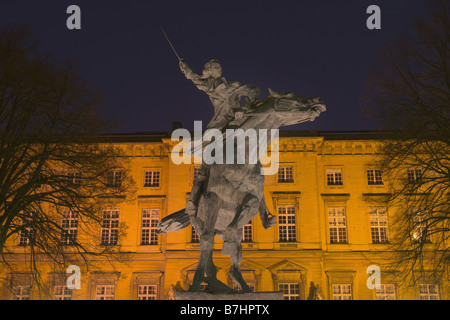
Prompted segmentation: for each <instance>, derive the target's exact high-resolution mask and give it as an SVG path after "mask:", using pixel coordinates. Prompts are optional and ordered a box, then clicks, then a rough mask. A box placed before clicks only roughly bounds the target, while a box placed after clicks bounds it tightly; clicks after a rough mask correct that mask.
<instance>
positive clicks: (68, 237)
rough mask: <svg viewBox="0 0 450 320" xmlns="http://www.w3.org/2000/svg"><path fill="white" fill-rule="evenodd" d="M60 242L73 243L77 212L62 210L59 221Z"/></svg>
mask: <svg viewBox="0 0 450 320" xmlns="http://www.w3.org/2000/svg"><path fill="white" fill-rule="evenodd" d="M61 228H62V233H61V242H62V243H63V244H74V242H75V241H76V240H77V233H78V212H76V211H70V210H66V211H64V212H63V217H62V222H61Z"/></svg>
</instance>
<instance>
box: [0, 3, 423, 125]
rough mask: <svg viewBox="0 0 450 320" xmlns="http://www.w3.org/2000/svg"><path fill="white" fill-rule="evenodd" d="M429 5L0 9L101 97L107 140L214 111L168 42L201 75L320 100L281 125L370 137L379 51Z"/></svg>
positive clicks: (0, 18)
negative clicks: (72, 65)
mask: <svg viewBox="0 0 450 320" xmlns="http://www.w3.org/2000/svg"><path fill="white" fill-rule="evenodd" d="M72 4H75V5H78V6H79V7H80V8H81V30H69V29H67V27H66V20H67V18H68V17H69V14H67V13H66V9H67V7H68V6H69V5H72ZM371 4H375V5H378V6H379V7H380V8H381V30H369V29H368V28H367V27H366V20H367V18H368V17H369V14H367V13H366V9H367V7H368V6H369V5H371ZM427 10H428V9H427V2H426V0H386V1H380V0H370V1H368V0H291V1H275V0H272V1H263V0H259V1H253V0H252V1H244V0H241V1H228V0H226V1H214V0H210V1H194V0H190V1H186V0H185V1H144V0H139V1H138V0H127V1H103V0H101V1H100V0H95V1H92V0H91V1H84V0H72V1H62V0H39V1H38V0H29V1H24V0H14V1H2V3H1V4H0V25H3V24H7V23H19V24H22V23H29V25H30V27H31V30H32V32H33V34H34V36H35V37H37V38H39V39H41V41H42V48H43V49H44V50H49V51H51V52H52V53H53V55H54V56H55V57H57V58H66V57H68V58H74V59H75V60H76V61H77V62H78V65H79V69H80V72H81V74H82V75H83V76H84V77H86V78H87V79H89V81H90V83H91V84H92V86H93V87H95V88H97V89H100V90H101V91H103V92H104V95H105V97H106V102H105V104H104V105H103V106H102V110H103V113H104V115H105V116H107V117H116V118H119V119H120V120H121V124H120V125H119V126H118V127H117V128H116V129H114V130H115V131H114V132H115V133H134V132H157V131H163V132H165V131H170V130H171V127H172V122H173V121H181V122H182V123H183V125H184V127H185V128H187V129H190V130H192V129H193V122H194V120H202V121H203V123H204V127H206V124H207V123H208V121H209V120H210V119H211V117H212V115H213V108H212V105H211V103H210V101H209V99H208V97H207V95H206V94H205V93H204V92H201V91H199V90H198V89H197V88H196V87H195V86H194V85H193V83H192V82H190V81H189V80H187V79H186V78H185V77H184V75H183V74H182V73H181V72H180V69H179V65H178V60H177V58H176V56H175V54H174V53H173V52H172V50H171V48H170V47H169V44H168V43H167V41H166V39H165V38H164V36H163V34H162V32H161V29H160V25H163V26H164V28H165V30H166V32H167V34H168V36H169V37H170V39H171V41H172V43H173V44H174V46H175V48H176V49H177V51H178V53H179V54H180V55H181V57H182V58H184V59H185V60H186V62H187V63H188V64H189V65H190V66H191V67H193V68H194V70H195V71H196V72H198V73H201V71H202V68H203V65H204V63H205V62H206V61H208V60H210V59H212V58H217V59H219V60H220V61H221V64H222V68H223V75H224V76H225V78H226V79H227V80H232V81H240V82H241V83H243V84H252V85H254V86H257V87H259V88H260V89H261V92H262V94H261V97H260V98H263V97H265V96H266V95H268V90H267V88H269V87H270V88H272V89H274V90H277V91H281V92H294V93H296V94H297V95H301V96H306V97H321V98H322V99H324V101H325V104H326V106H327V111H326V112H325V113H323V114H321V115H320V117H319V118H317V119H316V121H314V122H309V123H303V124H298V125H295V126H290V127H285V128H284V129H290V130H293V129H298V130H319V131H351V130H373V129H375V128H376V127H375V126H374V124H372V123H371V122H370V121H369V120H363V119H362V113H361V107H362V106H361V102H360V99H359V95H360V94H361V91H362V89H363V88H364V86H365V81H366V78H367V72H368V70H369V68H370V66H371V65H372V64H373V63H375V62H376V59H377V55H378V54H379V53H380V52H381V51H382V50H383V49H384V48H385V46H386V45H387V44H388V43H390V42H392V41H395V39H396V38H397V37H398V36H400V35H401V34H402V33H405V32H407V31H408V30H409V29H410V28H411V23H412V22H413V21H414V18H416V17H417V16H421V15H423V14H426V13H427Z"/></svg>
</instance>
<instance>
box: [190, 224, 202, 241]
mask: <svg viewBox="0 0 450 320" xmlns="http://www.w3.org/2000/svg"><path fill="white" fill-rule="evenodd" d="M191 242H192V243H199V242H200V237H199V236H198V234H197V232H196V231H195V228H194V227H191Z"/></svg>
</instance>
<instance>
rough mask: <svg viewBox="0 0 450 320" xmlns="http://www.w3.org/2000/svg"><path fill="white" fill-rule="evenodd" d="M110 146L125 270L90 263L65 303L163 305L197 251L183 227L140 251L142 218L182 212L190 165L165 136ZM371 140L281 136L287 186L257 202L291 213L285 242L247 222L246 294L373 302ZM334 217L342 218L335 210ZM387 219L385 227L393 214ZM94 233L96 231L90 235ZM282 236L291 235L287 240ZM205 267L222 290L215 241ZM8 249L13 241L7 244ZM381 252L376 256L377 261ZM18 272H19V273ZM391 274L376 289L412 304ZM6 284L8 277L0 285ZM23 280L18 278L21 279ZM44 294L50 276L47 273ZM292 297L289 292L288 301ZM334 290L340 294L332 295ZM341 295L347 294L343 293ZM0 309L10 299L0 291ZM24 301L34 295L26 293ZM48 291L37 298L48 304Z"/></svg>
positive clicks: (190, 270)
mask: <svg viewBox="0 0 450 320" xmlns="http://www.w3.org/2000/svg"><path fill="white" fill-rule="evenodd" d="M114 139H115V141H116V142H115V144H116V145H117V146H118V147H120V148H123V149H124V150H125V152H126V154H127V156H129V157H131V164H132V166H131V167H132V172H131V174H132V176H133V178H134V179H135V181H136V183H137V186H138V190H137V193H136V197H135V199H134V201H133V202H131V203H120V202H118V203H117V206H116V207H115V208H111V209H119V210H120V216H119V219H120V222H123V223H125V224H126V226H127V229H126V236H124V237H122V238H120V239H119V242H120V245H121V250H122V251H123V252H126V258H127V260H126V261H125V262H121V263H116V264H115V266H114V268H113V267H112V266H110V265H109V264H108V263H106V262H105V261H101V259H99V261H97V262H95V263H94V265H97V266H98V267H99V268H98V269H95V268H94V269H93V270H89V271H86V270H84V269H83V270H82V273H81V283H82V284H81V289H80V290H76V289H74V290H73V293H72V298H73V299H95V298H96V294H97V286H99V285H107V286H112V287H113V288H114V293H113V297H114V298H115V299H137V298H138V294H139V286H146V285H150V286H154V287H153V288H156V293H155V295H154V297H155V298H156V299H166V298H167V293H168V291H169V288H170V286H171V285H172V284H173V285H175V284H176V283H177V282H179V283H180V284H181V285H182V286H183V287H184V288H185V289H187V287H188V285H189V282H190V281H192V278H193V274H194V272H195V269H196V264H197V261H198V257H199V244H198V243H193V242H191V227H188V228H186V229H184V230H181V231H179V232H176V233H169V234H166V235H160V236H159V238H158V243H157V244H152V245H142V244H141V233H142V219H143V217H142V213H143V210H144V209H158V210H159V219H161V218H163V217H165V216H167V215H168V214H170V213H173V212H175V211H178V210H180V209H182V208H183V207H184V206H185V203H186V200H187V199H188V197H189V192H190V190H191V187H192V181H193V178H194V167H195V165H174V164H173V163H172V161H171V160H170V150H171V148H172V147H173V146H174V143H173V142H172V141H171V140H170V136H167V135H166V136H159V137H158V136H145V135H134V136H133V135H131V136H117V137H115V138H114ZM377 144H378V136H377V134H376V133H316V132H306V133H305V132H286V133H283V134H282V137H281V138H280V159H279V161H280V166H287V167H292V177H293V181H292V182H278V177H277V176H266V181H265V198H266V202H267V205H268V208H269V210H270V211H271V213H273V214H275V215H277V214H278V209H279V208H280V207H283V208H286V207H289V208H295V223H294V228H295V231H294V237H295V241H289V242H283V241H280V235H279V225H278V224H277V225H276V226H274V227H272V228H270V229H268V230H265V229H264V228H263V227H262V225H261V221H260V218H259V216H257V217H255V218H254V219H253V221H252V241H251V242H245V243H243V249H244V250H243V251H244V253H243V256H244V258H243V261H242V264H241V269H242V273H243V276H244V278H245V279H246V280H247V282H248V283H249V284H250V285H251V286H253V287H254V288H255V289H256V291H274V290H275V291H278V290H279V288H280V287H283V286H284V285H285V287H288V288H289V290H291V291H290V292H289V293H288V294H287V296H289V297H292V298H299V299H306V298H307V296H308V293H309V287H310V282H311V281H312V282H314V284H315V285H318V286H319V287H320V290H321V292H322V297H323V299H333V298H337V297H343V298H345V297H347V298H348V297H350V298H352V299H367V300H373V299H376V298H377V297H376V293H375V290H373V289H369V288H368V287H367V285H366V281H367V278H368V276H369V275H368V273H367V267H368V266H370V265H379V266H380V267H381V266H382V265H383V264H385V263H386V262H388V260H387V259H388V255H387V254H384V253H383V251H385V250H388V248H389V245H388V244H374V243H373V241H372V236H371V220H370V215H369V211H370V207H371V206H372V205H371V202H370V201H371V199H375V198H376V197H380V196H382V195H383V194H384V193H387V192H388V190H387V187H386V184H387V183H386V181H384V184H380V185H369V184H368V180H367V169H368V168H371V167H370V165H369V163H370V161H371V160H373V159H374V157H375V156H376V147H377ZM327 169H331V170H338V171H339V170H340V172H341V173H342V176H341V178H342V184H340V185H339V184H338V185H328V183H327V174H326V173H327ZM146 170H156V171H159V172H160V183H159V186H156V187H144V182H145V181H144V180H145V171H146ZM333 208H345V209H344V210H345V223H346V226H345V227H346V228H345V229H346V240H347V241H344V243H330V237H331V234H330V225H329V211H330V210H335V209H333ZM339 210H342V209H339ZM393 210H394V209H393V208H389V209H388V211H387V212H388V221H389V219H390V217H392V214H393ZM99 232H100V231H99ZM291 236H292V235H291ZM216 240H217V241H216V244H215V251H214V263H215V265H216V266H217V267H218V278H219V280H221V281H223V282H224V283H227V284H229V285H230V286H232V283H231V281H230V279H229V277H228V269H229V267H230V262H229V258H228V257H225V256H222V255H221V253H220V249H221V241H220V240H219V239H217V238H216ZM14 241H15V240H14ZM14 241H12V242H11V243H10V248H11V250H12V251H13V252H15V254H16V255H17V257H21V253H23V252H24V251H26V247H19V246H18V245H17V243H18V241H16V242H14ZM380 251H381V253H380ZM24 271H25V269H24ZM390 271H391V270H383V268H382V269H381V283H382V284H388V285H391V286H392V285H393V287H394V288H395V298H396V299H419V298H420V291H419V286H418V285H417V286H411V287H407V288H403V289H402V288H400V287H399V284H398V283H396V282H395V278H394V275H395V274H393V273H392V272H390ZM3 276H5V277H6V278H7V277H8V276H13V275H7V274H6V275H3ZM21 276H22V277H26V273H25V274H22V275H21ZM45 281H47V284H49V287H50V289H51V287H52V285H53V284H54V283H57V282H58V281H59V280H55V274H53V273H52V272H50V270H49V272H48V275H47V279H45ZM435 285H437V288H438V290H439V293H438V297H439V298H440V299H449V298H450V295H449V290H448V281H444V282H441V283H437V284H435ZM297 290H298V292H297ZM339 290H340V291H339ZM346 290H350V292H348V291H346ZM0 294H1V295H2V296H1V297H2V299H10V298H11V293H10V292H9V291H7V290H6V289H5V288H3V290H0ZM30 295H31V298H32V299H36V298H37V297H38V295H37V293H36V292H35V291H33V290H31V294H30ZM52 295H53V291H52V289H51V292H50V293H49V295H48V296H46V297H44V298H50V299H51V298H52Z"/></svg>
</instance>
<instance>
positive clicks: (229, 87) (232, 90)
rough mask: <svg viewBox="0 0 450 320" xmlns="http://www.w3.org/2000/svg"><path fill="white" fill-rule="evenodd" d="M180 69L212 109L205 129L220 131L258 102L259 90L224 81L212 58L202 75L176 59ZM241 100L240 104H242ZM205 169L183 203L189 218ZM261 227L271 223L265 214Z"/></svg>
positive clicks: (192, 212)
mask: <svg viewBox="0 0 450 320" xmlns="http://www.w3.org/2000/svg"><path fill="white" fill-rule="evenodd" d="M180 69H181V71H182V72H183V73H184V75H185V76H186V78H187V79H189V80H191V81H192V82H193V83H194V84H195V85H196V86H197V88H198V89H199V90H202V91H204V92H205V93H206V94H207V95H208V96H209V99H210V100H211V103H212V105H213V107H214V116H213V118H212V119H211V121H210V122H209V123H208V125H207V127H206V129H213V128H214V129H218V130H223V129H224V128H225V127H226V126H227V125H228V124H229V123H230V122H231V121H233V120H235V119H239V118H241V117H242V115H243V114H245V113H246V112H247V111H248V110H250V108H251V106H252V104H253V103H254V102H255V101H256V100H257V99H258V97H259V95H260V93H261V90H260V89H259V88H257V87H254V86H252V85H242V84H241V83H240V82H237V81H227V80H226V79H225V78H224V77H223V76H222V67H221V65H220V62H219V61H218V60H216V59H212V60H210V61H208V62H206V63H205V65H204V68H203V73H202V75H199V74H197V73H195V72H194V71H193V70H192V68H191V67H189V66H188V65H187V64H186V62H185V61H184V60H183V59H181V60H180ZM242 100H244V101H242ZM208 170H209V166H208V165H207V164H205V163H204V162H203V163H202V165H201V167H200V170H199V172H198V174H197V176H196V177H195V179H194V184H193V187H192V190H191V194H190V197H189V200H188V202H187V204H186V210H185V211H186V213H187V214H188V215H189V217H190V218H191V219H193V218H194V217H195V214H196V211H197V205H198V200H199V198H200V195H201V190H202V186H203V183H204V181H205V179H206V174H207V172H208ZM260 216H261V221H262V224H263V226H264V228H266V229H267V228H269V227H270V226H272V225H273V224H274V223H275V220H274V219H272V216H270V217H269V216H268V214H267V211H264V212H260Z"/></svg>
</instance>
